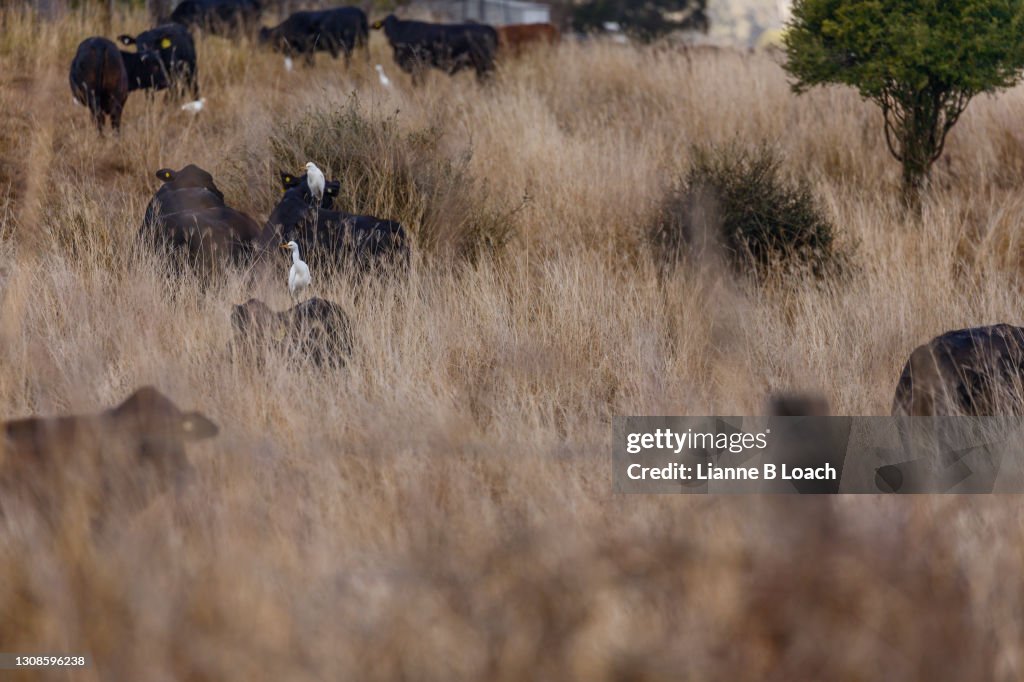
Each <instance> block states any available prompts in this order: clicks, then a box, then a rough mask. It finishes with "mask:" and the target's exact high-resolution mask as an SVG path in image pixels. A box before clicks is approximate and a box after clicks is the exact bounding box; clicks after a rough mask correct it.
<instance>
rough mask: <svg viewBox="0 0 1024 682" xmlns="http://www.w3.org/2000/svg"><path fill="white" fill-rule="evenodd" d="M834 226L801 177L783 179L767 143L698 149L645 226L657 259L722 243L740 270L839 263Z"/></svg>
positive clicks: (670, 259) (818, 269)
mask: <svg viewBox="0 0 1024 682" xmlns="http://www.w3.org/2000/svg"><path fill="white" fill-rule="evenodd" d="M834 233H835V229H834V227H833V226H832V223H831V221H830V220H829V219H828V217H827V216H826V215H825V213H824V211H822V209H821V208H820V207H819V205H818V202H817V200H816V199H815V197H814V195H813V193H812V192H811V188H810V185H809V184H808V183H807V182H798V183H791V182H788V181H787V180H786V179H785V177H784V176H783V173H782V167H781V162H780V160H779V158H778V156H777V155H776V154H775V152H774V151H773V150H772V149H771V148H769V147H766V146H761V147H758V148H755V149H752V150H750V149H741V148H738V147H735V146H725V147H705V148H700V149H697V150H696V151H695V153H694V161H693V164H692V166H691V168H690V170H689V171H688V172H687V174H686V176H685V177H684V178H683V179H681V180H680V181H679V182H678V183H677V184H676V186H675V187H674V188H673V189H672V190H670V191H669V192H668V194H667V196H666V197H665V199H664V201H663V202H662V205H661V208H660V210H659V212H658V215H657V218H656V219H655V221H654V223H653V224H652V225H651V227H650V228H649V240H650V243H651V246H652V248H653V250H654V254H655V258H656V259H657V260H658V261H660V263H661V265H662V266H663V267H672V266H674V265H675V264H676V263H677V262H678V261H679V260H680V258H682V257H683V255H684V254H685V253H687V252H696V253H698V254H701V255H705V254H707V252H708V249H712V250H713V251H718V250H719V249H721V250H722V251H723V252H724V254H725V256H726V257H727V259H728V261H729V262H730V263H731V264H732V266H733V267H734V268H735V269H736V270H737V271H739V272H741V273H742V272H746V271H748V270H750V269H754V270H755V271H759V272H762V273H763V272H765V271H767V270H777V269H780V268H781V269H782V270H798V271H810V272H812V273H813V274H815V275H823V274H826V273H827V272H830V271H832V270H834V269H835V268H836V267H837V266H839V265H841V263H842V260H843V255H842V254H841V253H840V252H839V251H838V250H837V248H836V244H835V236H834Z"/></svg>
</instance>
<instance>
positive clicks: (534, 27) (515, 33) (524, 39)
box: [498, 24, 562, 56]
mask: <svg viewBox="0 0 1024 682" xmlns="http://www.w3.org/2000/svg"><path fill="white" fill-rule="evenodd" d="M561 39H562V33H561V31H559V30H558V27H557V26H555V25H554V24H509V25H507V26H498V51H499V54H500V53H503V52H508V53H510V54H513V55H516V56H519V55H521V54H522V53H523V52H524V51H526V50H527V49H529V48H530V47H532V46H534V45H554V44H556V43H557V42H558V41H559V40H561Z"/></svg>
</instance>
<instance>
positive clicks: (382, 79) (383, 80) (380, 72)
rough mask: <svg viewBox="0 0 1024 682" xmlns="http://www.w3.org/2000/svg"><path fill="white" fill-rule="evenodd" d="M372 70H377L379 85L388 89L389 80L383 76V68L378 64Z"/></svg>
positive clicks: (389, 85)
mask: <svg viewBox="0 0 1024 682" xmlns="http://www.w3.org/2000/svg"><path fill="white" fill-rule="evenodd" d="M374 68H376V69H377V77H378V78H380V84H381V85H383V86H384V87H385V88H390V87H391V79H390V78H388V77H387V76H386V75H385V74H384V67H383V66H381V65H380V64H378V65H377V66H376V67H374Z"/></svg>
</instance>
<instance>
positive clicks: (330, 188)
mask: <svg viewBox="0 0 1024 682" xmlns="http://www.w3.org/2000/svg"><path fill="white" fill-rule="evenodd" d="M340 191H341V181H340V180H331V181H330V182H328V183H327V184H326V185H325V186H324V194H326V195H327V196H329V197H336V196H338V193H339V192H340Z"/></svg>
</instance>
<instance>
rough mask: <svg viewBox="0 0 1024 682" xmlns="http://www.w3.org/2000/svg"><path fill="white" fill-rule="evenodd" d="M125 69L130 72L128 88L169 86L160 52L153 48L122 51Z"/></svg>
mask: <svg viewBox="0 0 1024 682" xmlns="http://www.w3.org/2000/svg"><path fill="white" fill-rule="evenodd" d="M121 58H122V59H123V60H124V66H125V70H126V71H127V72H128V89H129V90H141V89H148V88H152V89H154V90H163V89H164V88H166V87H167V86H168V81H167V70H166V69H165V68H164V63H163V62H162V61H161V60H160V53H159V52H155V51H153V50H146V51H142V52H121Z"/></svg>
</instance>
